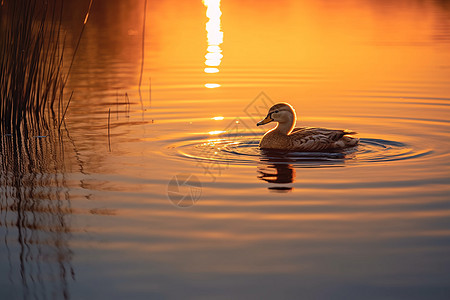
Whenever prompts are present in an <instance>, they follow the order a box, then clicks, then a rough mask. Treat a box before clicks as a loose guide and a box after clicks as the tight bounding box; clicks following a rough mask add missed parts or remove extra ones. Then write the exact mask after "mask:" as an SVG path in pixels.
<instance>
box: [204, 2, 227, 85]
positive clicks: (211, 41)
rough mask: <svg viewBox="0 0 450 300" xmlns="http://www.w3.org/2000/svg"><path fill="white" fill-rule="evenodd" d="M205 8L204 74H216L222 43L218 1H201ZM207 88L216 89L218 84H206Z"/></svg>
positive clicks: (220, 13) (220, 14)
mask: <svg viewBox="0 0 450 300" xmlns="http://www.w3.org/2000/svg"><path fill="white" fill-rule="evenodd" d="M203 4H204V5H205V6H206V16H207V17H208V18H209V21H208V22H207V23H206V37H207V42H208V48H207V53H206V55H205V58H206V61H205V65H206V67H205V73H210V74H212V73H218V72H219V66H220V63H221V61H222V58H223V55H222V49H221V48H220V45H221V44H222V43H223V32H222V31H221V25H220V17H221V16H222V12H221V10H220V0H203ZM205 87H207V88H217V87H220V84H217V83H206V84H205Z"/></svg>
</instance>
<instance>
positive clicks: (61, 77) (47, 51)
mask: <svg viewBox="0 0 450 300" xmlns="http://www.w3.org/2000/svg"><path fill="white" fill-rule="evenodd" d="M63 3H64V0H50V1H48V0H3V1H2V4H1V7H0V117H1V123H0V130H1V132H2V133H3V134H9V133H13V134H14V132H17V131H21V130H26V129H24V128H30V127H31V128H39V127H42V126H47V122H48V121H52V122H53V123H54V125H55V127H57V126H60V124H61V121H62V119H63V115H64V114H65V112H66V111H67V106H68V103H69V101H64V99H63V97H64V88H65V85H66V82H67V78H68V76H69V73H70V69H71V67H72V64H73V61H74V57H75V54H76V49H75V51H74V53H73V57H72V59H71V63H70V64H69V65H68V66H64V65H63V63H64V61H65V60H64V32H63V29H62V26H61V18H62V15H63ZM91 4H92V1H91ZM89 9H90V7H89ZM88 15H89V11H88V13H87V15H86V19H85V20H84V24H83V27H82V32H83V31H84V27H85V25H86V22H87V17H88ZM80 39H81V35H80ZM80 39H79V40H78V44H77V46H78V45H79V42H80ZM66 61H67V60H66Z"/></svg>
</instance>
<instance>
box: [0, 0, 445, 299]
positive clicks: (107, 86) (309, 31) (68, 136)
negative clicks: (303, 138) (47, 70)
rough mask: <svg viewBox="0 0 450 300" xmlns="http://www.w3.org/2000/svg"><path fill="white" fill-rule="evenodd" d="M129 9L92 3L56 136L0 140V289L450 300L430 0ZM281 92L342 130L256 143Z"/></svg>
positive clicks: (75, 15) (300, 109)
mask: <svg viewBox="0 0 450 300" xmlns="http://www.w3.org/2000/svg"><path fill="white" fill-rule="evenodd" d="M88 4H89V1H84V2H83V1H67V4H65V5H66V6H65V14H66V15H65V18H64V21H63V26H64V28H65V30H66V31H67V36H66V47H67V49H68V51H69V52H71V51H73V49H74V48H75V47H76V38H77V37H78V34H79V30H80V29H81V24H82V22H83V20H84V17H85V15H84V13H85V11H86V6H87V5H88ZM143 12H144V1H118V0H113V1H101V0H99V1H94V4H93V6H92V10H91V14H90V16H89V21H88V23H87V26H86V29H85V32H84V33H83V39H82V41H81V44H80V46H79V49H78V53H77V56H76V60H75V63H74V66H73V69H72V73H71V77H70V80H69V82H68V86H67V93H70V92H71V91H72V90H73V91H74V94H73V99H72V101H71V104H70V107H69V110H68V112H67V115H66V123H65V126H63V127H62V129H61V134H60V135H58V133H56V132H48V131H45V130H43V132H37V133H35V134H33V135H30V136H29V138H28V140H25V141H17V140H14V139H13V137H11V136H4V137H3V142H2V143H3V144H2V157H1V160H2V165H3V169H2V173H1V179H2V180H1V182H2V186H1V189H0V193H1V197H2V198H1V199H2V200H1V201H2V202H1V220H0V232H1V236H2V239H1V241H0V257H1V259H0V270H1V272H0V273H1V274H0V291H1V293H2V295H3V296H2V297H6V298H5V299H35V298H36V299H47V298H55V299H63V298H72V299H180V298H187V299H216V298H217V299H280V298H281V299H449V295H450V285H449V282H450V271H449V270H450V259H449V255H448V254H449V253H450V221H449V220H450V168H449V166H450V156H449V150H450V139H449V136H450V126H449V125H450V118H449V117H450V5H449V2H448V1H438V0H436V1H431V0H428V1H415V0H408V1H375V0H373V1H372V0H359V1H357V0H348V1H347V0H346V1H234V0H231V1H225V0H223V1H221V2H219V1H204V3H203V2H202V1H193V0H189V1H148V4H147V9H146V12H147V15H146V25H145V33H144V36H145V41H144V45H142V34H143V17H144V15H143ZM142 46H144V52H143V56H142ZM142 57H143V58H144V60H143V61H142ZM67 63H69V62H67ZM141 67H143V69H142V77H141ZM139 82H141V84H140V86H139ZM280 101H286V102H289V103H290V104H291V105H293V106H294V107H295V109H296V111H297V114H298V120H297V126H314V127H325V128H335V129H351V130H354V131H356V132H358V134H357V137H359V138H360V144H359V145H358V146H357V147H354V148H351V149H347V150H345V151H335V152H328V153H327V152H319V153H301V152H290V153H286V152H280V151H263V150H260V149H259V148H258V142H259V140H260V138H261V137H262V135H263V134H264V132H265V131H266V130H269V129H270V128H272V127H273V124H268V125H265V126H259V127H257V126H256V123H257V122H258V121H260V120H261V119H262V118H264V116H265V115H266V113H267V109H268V108H269V107H270V106H271V105H272V104H273V103H276V102H280ZM108 111H110V114H109V126H108ZM108 127H109V136H108Z"/></svg>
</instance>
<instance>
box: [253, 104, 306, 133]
mask: <svg viewBox="0 0 450 300" xmlns="http://www.w3.org/2000/svg"><path fill="white" fill-rule="evenodd" d="M296 120H297V116H296V114H295V110H294V108H293V107H292V106H291V105H290V104H289V103H277V104H275V105H274V106H272V107H271V108H270V109H269V112H268V113H267V116H266V117H265V118H264V120H262V121H260V122H258V123H257V124H256V125H257V126H260V125H265V124H268V123H270V122H272V121H275V122H278V123H279V124H280V125H284V126H283V127H289V128H290V130H289V131H291V130H292V128H293V127H294V125H295V122H296Z"/></svg>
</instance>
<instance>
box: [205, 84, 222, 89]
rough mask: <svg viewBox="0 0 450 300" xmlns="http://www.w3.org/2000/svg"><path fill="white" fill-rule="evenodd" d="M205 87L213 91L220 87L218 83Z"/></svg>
mask: <svg viewBox="0 0 450 300" xmlns="http://www.w3.org/2000/svg"><path fill="white" fill-rule="evenodd" d="M205 87H207V88H208V89H215V88H218V87H220V84H218V83H205Z"/></svg>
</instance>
